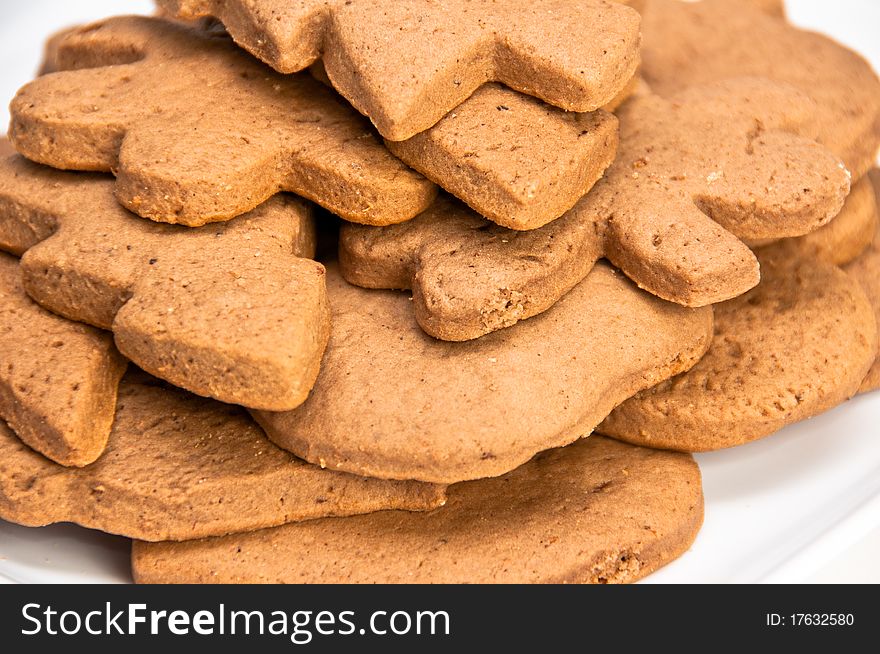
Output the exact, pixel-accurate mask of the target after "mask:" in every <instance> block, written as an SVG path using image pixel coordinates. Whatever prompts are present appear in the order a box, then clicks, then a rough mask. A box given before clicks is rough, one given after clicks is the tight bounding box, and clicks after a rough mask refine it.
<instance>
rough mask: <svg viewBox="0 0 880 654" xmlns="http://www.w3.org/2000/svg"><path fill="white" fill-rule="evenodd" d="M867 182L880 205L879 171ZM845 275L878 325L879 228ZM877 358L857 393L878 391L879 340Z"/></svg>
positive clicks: (879, 321) (879, 313)
mask: <svg viewBox="0 0 880 654" xmlns="http://www.w3.org/2000/svg"><path fill="white" fill-rule="evenodd" d="M869 180H870V182H871V184H872V186H873V189H874V192H875V193H877V194H878V197H877V201H878V203H880V171H878V170H877V169H874V170H872V171H871V172H870V174H869ZM844 270H846V272H847V273H849V274H850V275H851V276H852V277H854V278H855V279H856V281H858V282H859V284H861V286H862V289H863V290H864V291H865V294H866V295H867V296H868V300H869V301H870V302H871V306H873V307H874V316H875V317H876V319H877V324H878V325H880V228H878V230H877V231H876V232H875V233H874V240H873V242H872V243H871V246H870V247H869V248H868V250H866V251H865V252H864V254H862V255H861V256H860V257H859V258H858V259H856V260H855V261H853V262H852V263H851V264H849V265H848V266H846V268H844ZM877 352H878V358H877V359H876V360H875V361H874V365H873V366H871V370H869V371H868V375H867V377H865V380H864V381H863V382H862V386H861V388H859V391H860V392H861V393H868V392H870V391H875V390H877V389H880V340H878V342H877Z"/></svg>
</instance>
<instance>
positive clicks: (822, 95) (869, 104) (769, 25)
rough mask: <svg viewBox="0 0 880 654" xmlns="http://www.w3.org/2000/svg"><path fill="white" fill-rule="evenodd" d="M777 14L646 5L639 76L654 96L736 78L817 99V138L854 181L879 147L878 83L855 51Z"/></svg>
mask: <svg viewBox="0 0 880 654" xmlns="http://www.w3.org/2000/svg"><path fill="white" fill-rule="evenodd" d="M762 5H763V11H762V7H761V6H762ZM774 7H775V9H774ZM768 9H770V10H771V11H770V12H769V13H768V11H767V10H768ZM774 13H775V14H776V15H772V14H774ZM780 14H781V11H780V9H779V3H778V2H770V1H763V0H762V1H760V2H757V1H754V0H753V1H752V2H749V3H744V2H740V1H739V0H703V1H702V2H696V3H687V2H679V1H678V0H645V2H644V8H643V10H642V32H643V36H644V47H643V50H642V59H643V69H642V70H643V74H644V76H645V78H646V79H647V81H648V83H649V84H650V85H651V88H652V89H654V91H655V92H657V93H659V94H660V95H673V94H675V93H677V92H679V91H680V90H681V89H683V88H686V87H688V86H691V85H694V84H703V83H706V82H710V81H715V80H719V79H728V78H731V77H737V76H741V75H755V76H761V77H767V78H769V79H775V80H780V81H783V82H787V83H789V84H791V85H793V86H795V87H797V88H798V89H800V90H802V91H803V92H804V93H806V94H807V95H809V96H810V97H811V98H812V99H813V100H814V101H815V103H816V115H817V118H818V124H819V129H820V131H819V141H820V142H821V143H822V144H824V145H825V146H826V147H828V148H829V149H830V150H831V151H833V152H834V153H835V154H837V155H838V156H839V157H841V159H843V161H844V162H845V163H846V166H847V168H848V169H849V170H850V171H851V172H852V175H853V179H859V178H860V177H861V176H862V175H863V174H865V173H866V172H867V171H868V170H869V169H870V168H871V167H872V166H873V165H874V159H875V157H876V155H877V148H878V146H880V80H878V78H877V75H876V74H875V73H874V71H872V70H871V67H870V65H869V64H868V63H867V62H866V61H865V60H864V59H863V58H862V57H860V56H859V55H858V54H856V53H855V52H852V51H851V50H848V49H847V48H845V47H843V46H841V45H840V44H838V43H836V42H835V41H832V40H831V39H829V38H828V37H826V36H822V35H820V34H815V33H813V32H806V31H804V30H800V29H797V28H796V27H794V26H792V25H790V24H789V23H787V22H786V21H785V20H783V19H782V17H781V15H780Z"/></svg>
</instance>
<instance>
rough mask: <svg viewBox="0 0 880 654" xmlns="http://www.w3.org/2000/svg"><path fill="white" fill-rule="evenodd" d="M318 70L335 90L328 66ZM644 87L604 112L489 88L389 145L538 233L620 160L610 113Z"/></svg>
mask: <svg viewBox="0 0 880 654" xmlns="http://www.w3.org/2000/svg"><path fill="white" fill-rule="evenodd" d="M310 72H311V73H312V75H314V76H315V78H316V79H318V80H320V81H321V82H323V83H324V84H327V85H331V83H330V79H329V78H328V77H327V73H326V71H325V70H324V66H323V64H322V63H321V62H320V61H318V62H316V63H315V64H314V65H313V66H312V67H311V68H310ZM637 86H638V76H635V77H633V79H632V80H631V81H630V83H629V84H627V85H626V87H624V89H622V90H621V92H620V93H619V94H618V96H617V97H616V98H615V99H614V100H612V102H611V103H609V104H608V105H606V106H605V107H603V109H599V110H596V111H594V112H589V113H572V112H567V111H565V110H563V109H559V108H557V107H553V106H552V105H548V104H546V103H544V102H541V101H540V100H538V99H536V98H533V97H530V96H527V95H523V94H522V93H518V92H517V91H513V90H511V89H509V88H506V87H504V86H501V85H500V84H486V85H484V86H482V87H480V88H479V89H478V90H477V91H476V92H475V93H474V94H473V95H472V96H471V97H470V98H468V99H467V100H465V101H464V102H462V103H461V104H460V105H459V106H458V107H456V108H455V109H453V110H452V111H451V112H450V113H449V114H448V115H446V116H445V117H444V118H442V119H441V120H440V121H439V122H438V123H437V124H436V125H434V126H433V127H431V128H430V129H427V130H425V131H424V132H421V133H420V134H416V135H415V136H413V137H412V138H409V139H406V140H405V141H389V140H386V141H385V145H387V146H388V148H389V149H390V150H391V152H393V153H394V154H395V155H396V156H398V157H399V158H400V159H401V160H403V161H404V163H406V164H407V165H409V166H412V167H413V168H414V169H416V170H418V171H419V172H421V173H423V174H424V175H426V176H427V177H428V178H430V179H431V180H432V181H434V182H436V183H437V184H438V185H439V186H440V187H442V188H443V189H444V190H446V191H448V192H449V193H450V194H452V195H454V196H455V197H457V198H459V199H460V200H462V201H463V202H465V203H466V204H467V205H469V206H470V207H471V208H472V209H474V211H476V212H477V213H478V214H480V215H481V216H484V217H485V218H488V219H489V220H491V221H492V222H494V223H496V224H499V225H503V226H505V227H508V228H510V229H518V230H524V229H535V228H537V227H541V226H542V225H545V224H547V223H548V222H550V221H552V220H554V219H556V218H559V217H560V216H561V215H562V214H563V213H565V212H566V211H567V210H568V209H571V207H572V206H574V204H575V203H576V202H577V201H578V200H579V199H580V198H581V197H583V196H584V195H585V194H586V193H587V192H588V191H589V190H590V189H591V188H592V187H593V185H594V184H595V183H596V181H597V180H598V179H599V178H600V177H601V176H602V173H604V172H605V170H606V169H607V168H608V166H609V165H610V164H611V162H612V161H613V160H614V157H615V156H616V153H617V144H618V141H619V139H618V134H617V126H618V123H617V119H616V118H615V117H614V116H613V115H612V114H611V113H610V112H611V111H614V110H615V109H617V108H618V107H619V106H620V105H621V104H622V103H623V102H624V101H625V100H626V99H627V98H628V97H630V96H631V95H632V94H633V93H634V91H635V89H636V88H637Z"/></svg>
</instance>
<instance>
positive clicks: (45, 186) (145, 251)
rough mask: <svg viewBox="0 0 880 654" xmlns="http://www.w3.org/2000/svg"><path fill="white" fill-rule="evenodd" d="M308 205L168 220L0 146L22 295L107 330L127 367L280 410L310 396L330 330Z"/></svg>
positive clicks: (276, 201)
mask: <svg viewBox="0 0 880 654" xmlns="http://www.w3.org/2000/svg"><path fill="white" fill-rule="evenodd" d="M314 249H315V233H314V224H313V220H312V215H311V210H310V208H309V207H308V206H307V205H306V204H305V203H304V202H302V201H300V200H298V199H296V198H293V197H292V196H288V195H279V196H277V197H275V198H273V199H271V200H270V201H268V202H266V203H264V204H263V205H261V206H260V207H258V208H257V209H255V210H254V211H252V212H250V213H249V214H246V215H244V216H241V217H239V218H237V219H235V220H232V221H228V222H225V223H218V224H215V225H208V226H205V227H200V228H184V227H180V226H175V225H160V224H156V223H153V222H150V221H147V220H142V219H140V218H138V217H137V216H134V215H133V214H130V213H129V212H127V211H126V210H125V209H123V208H122V207H121V206H120V205H119V203H118V202H116V199H115V198H114V197H113V181H112V178H106V177H103V176H98V175H87V174H76V173H65V172H60V171H57V170H52V169H50V168H45V167H43V166H38V165H37V164H33V163H31V162H29V161H27V160H25V159H23V158H22V157H20V156H18V155H15V154H10V148H9V145H8V144H7V143H6V142H3V141H0V250H5V251H8V252H12V253H14V254H19V255H21V254H23V256H22V261H21V270H22V275H23V284H24V287H25V289H26V290H27V292H28V294H29V295H30V296H31V297H32V298H34V299H35V300H36V301H37V302H39V303H40V304H41V305H43V306H44V307H46V308H47V309H49V310H51V311H53V312H55V313H58V314H60V315H63V316H65V317H68V318H71V319H73V320H79V321H82V322H86V323H89V324H91V325H94V326H96V327H100V328H102V329H108V330H112V331H113V335H114V337H115V341H116V345H117V347H118V348H119V350H120V351H121V352H122V354H124V355H125V356H126V357H127V358H129V359H130V360H132V361H134V362H135V363H136V364H137V365H139V366H140V367H141V368H143V369H145V370H147V371H148V372H150V373H152V374H154V375H156V376H157V377H160V378H162V379H166V380H167V381H170V382H171V383H173V384H175V385H177V386H181V387H183V388H186V389H187V390H190V391H193V392H194V393H197V394H199V395H205V396H208V397H213V398H216V399H219V400H222V401H225V402H231V403H234V404H242V405H245V406H251V407H257V408H266V409H275V410H283V409H290V408H293V407H295V406H297V405H298V404H299V403H300V402H302V401H303V400H304V399H305V397H306V396H307V394H308V392H309V389H310V388H311V385H312V382H313V381H314V379H315V377H316V375H317V374H318V366H319V364H320V360H321V354H322V353H323V351H324V347H325V345H326V342H327V337H328V333H329V329H330V327H329V311H328V308H327V297H326V287H325V279H324V277H325V273H324V267H323V266H321V265H320V264H319V263H317V262H315V261H311V260H309V259H307V258H303V257H310V256H312V255H313V254H314Z"/></svg>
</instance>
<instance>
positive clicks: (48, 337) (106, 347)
mask: <svg viewBox="0 0 880 654" xmlns="http://www.w3.org/2000/svg"><path fill="white" fill-rule="evenodd" d="M125 367H126V361H125V359H124V358H123V357H122V356H121V355H120V354H119V352H117V351H116V348H115V347H114V345H113V339H112V338H111V337H110V335H109V334H105V333H103V332H101V331H99V330H97V329H94V328H93V327H88V326H86V325H81V324H79V323H75V322H71V321H69V320H65V319H64V318H61V317H59V316H56V315H54V314H52V313H49V312H48V311H46V310H45V309H43V308H42V307H40V305H38V304H37V303H36V302H34V301H33V300H31V299H30V298H29V297H28V296H27V293H25V291H24V288H23V287H22V284H21V272H20V270H19V266H18V260H16V259H15V258H14V257H11V256H9V255H8V254H2V253H0V419H2V420H5V421H6V423H7V424H8V425H9V427H10V428H11V429H12V430H14V432H15V434H17V435H18V437H19V438H20V439H21V440H22V441H24V442H25V443H27V444H28V445H29V446H30V447H32V448H33V449H35V450H37V451H38V452H42V453H43V454H44V455H45V456H47V457H49V458H50V459H52V460H53V461H56V462H58V463H60V464H61V465H65V466H84V465H87V464H89V463H91V462H92V461H94V460H95V459H97V458H98V457H99V456H100V455H101V453H102V452H103V451H104V446H105V445H106V444H107V437H108V435H109V434H110V426H111V425H112V424H113V414H114V413H115V411H116V392H117V388H118V386H119V380H120V379H121V378H122V375H123V373H124V372H125ZM7 431H8V430H7ZM10 437H11V438H14V437H13V436H11V435H10Z"/></svg>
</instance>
